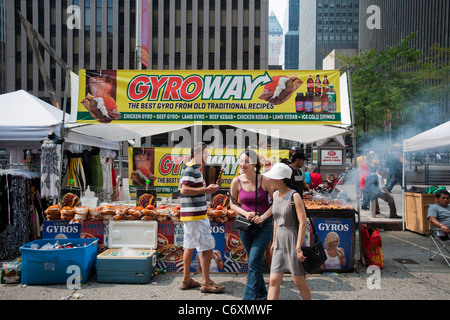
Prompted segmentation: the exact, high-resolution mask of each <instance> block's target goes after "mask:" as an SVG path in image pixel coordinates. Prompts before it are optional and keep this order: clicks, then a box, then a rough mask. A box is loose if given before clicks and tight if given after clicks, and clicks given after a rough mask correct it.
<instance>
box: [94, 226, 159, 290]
mask: <svg viewBox="0 0 450 320" xmlns="http://www.w3.org/2000/svg"><path fill="white" fill-rule="evenodd" d="M108 232H109V235H108V247H109V248H111V249H108V250H106V251H104V252H102V253H101V254H99V255H98V256H97V265H96V269H97V282H107V283H148V282H150V279H151V278H152V277H153V275H154V274H155V269H156V262H157V261H156V260H157V259H156V239H157V232H158V223H157V222H156V221H141V220H138V221H132V220H124V221H114V220H111V221H110V223H109V226H108ZM121 248H128V249H132V250H133V251H132V253H133V255H131V256H123V255H119V254H120V249H121Z"/></svg>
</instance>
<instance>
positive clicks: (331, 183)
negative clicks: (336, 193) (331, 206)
mask: <svg viewBox="0 0 450 320" xmlns="http://www.w3.org/2000/svg"><path fill="white" fill-rule="evenodd" d="M336 183H337V179H336V176H335V175H334V174H330V175H329V177H328V179H327V180H325V187H326V188H330V190H331V191H333V189H334V187H335V186H336Z"/></svg>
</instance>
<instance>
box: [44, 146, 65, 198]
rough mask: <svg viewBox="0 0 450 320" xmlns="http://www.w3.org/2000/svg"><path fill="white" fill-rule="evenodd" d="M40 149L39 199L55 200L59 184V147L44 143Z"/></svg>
mask: <svg viewBox="0 0 450 320" xmlns="http://www.w3.org/2000/svg"><path fill="white" fill-rule="evenodd" d="M41 149H42V153H41V197H42V198H46V199H57V198H58V190H59V183H60V182H59V179H60V178H59V171H60V166H61V161H60V160H61V145H57V144H54V143H44V144H42V146H41Z"/></svg>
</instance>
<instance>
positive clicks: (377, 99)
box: [338, 34, 449, 141]
mask: <svg viewBox="0 0 450 320" xmlns="http://www.w3.org/2000/svg"><path fill="white" fill-rule="evenodd" d="M415 37H416V34H411V35H410V36H409V37H408V38H406V39H404V40H403V41H401V42H400V43H399V44H398V45H397V46H393V47H389V48H387V49H385V50H382V51H381V50H380V51H375V50H370V51H366V52H361V53H360V54H359V55H358V56H355V57H345V56H340V57H338V60H339V62H340V63H341V64H342V65H343V70H344V71H345V70H347V68H349V69H350V70H351V72H352V73H351V79H352V91H353V106H354V110H355V123H356V128H357V136H358V137H359V138H362V139H363V140H366V141H367V140H368V139H370V138H372V137H373V136H380V135H383V134H386V133H387V130H388V124H389V125H390V129H391V130H392V132H393V133H395V132H396V131H397V130H399V128H401V125H402V124H403V123H408V122H409V121H411V116H412V115H413V114H414V113H416V112H417V111H418V110H419V109H420V107H421V106H422V105H423V102H424V101H426V102H427V103H429V102H430V101H431V100H432V99H442V95H443V94H444V95H445V94H447V97H448V92H449V83H448V76H449V66H448V65H443V63H442V61H449V60H448V54H449V49H448V48H445V49H442V48H439V47H437V46H434V47H433V48H432V50H431V53H430V55H428V57H427V58H424V53H423V52H422V51H421V50H417V49H414V48H412V47H411V46H410V42H411V40H412V39H414V38H415ZM445 55H447V56H446V57H447V60H445ZM443 57H444V58H443ZM437 93H439V94H437Z"/></svg>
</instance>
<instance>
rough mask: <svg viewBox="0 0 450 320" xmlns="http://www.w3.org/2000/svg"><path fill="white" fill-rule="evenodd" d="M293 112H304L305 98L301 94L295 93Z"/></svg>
mask: <svg viewBox="0 0 450 320" xmlns="http://www.w3.org/2000/svg"><path fill="white" fill-rule="evenodd" d="M295 111H297V113H302V112H305V96H304V95H303V93H297V96H296V97H295Z"/></svg>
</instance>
